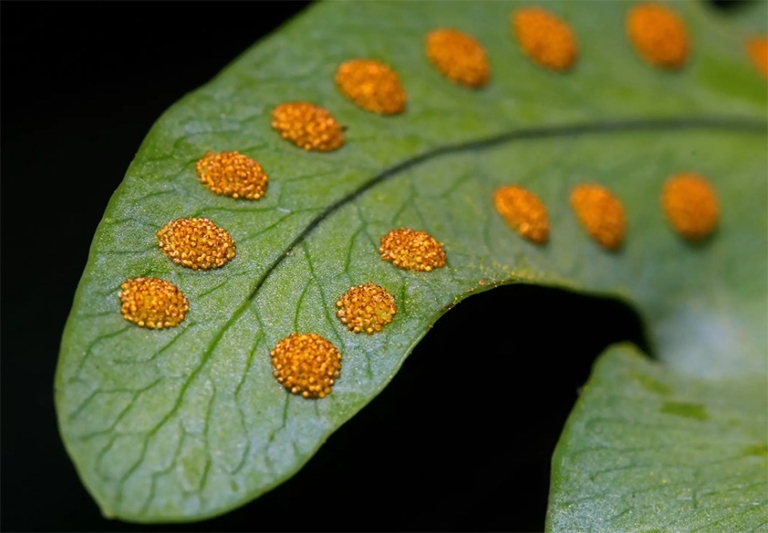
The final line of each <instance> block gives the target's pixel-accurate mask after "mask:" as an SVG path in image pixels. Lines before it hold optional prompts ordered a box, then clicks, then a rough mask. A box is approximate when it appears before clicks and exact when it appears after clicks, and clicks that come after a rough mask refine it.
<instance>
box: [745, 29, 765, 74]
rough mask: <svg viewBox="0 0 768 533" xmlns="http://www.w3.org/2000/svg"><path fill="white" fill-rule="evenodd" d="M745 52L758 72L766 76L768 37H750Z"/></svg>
mask: <svg viewBox="0 0 768 533" xmlns="http://www.w3.org/2000/svg"><path fill="white" fill-rule="evenodd" d="M747 52H748V54H749V58H750V59H751V60H752V64H754V65H755V68H756V69H757V70H758V72H760V74H762V75H763V76H764V77H766V78H768V37H765V36H762V37H755V38H753V39H750V40H749V42H748V43H747Z"/></svg>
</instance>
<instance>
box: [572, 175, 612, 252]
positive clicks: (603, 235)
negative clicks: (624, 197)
mask: <svg viewBox="0 0 768 533" xmlns="http://www.w3.org/2000/svg"><path fill="white" fill-rule="evenodd" d="M570 202H571V207H572V208H573V210H574V212H575V213H576V217H577V218H578V219H579V222H581V225H582V226H583V227H584V229H585V230H587V233H588V234H589V235H590V236H591V237H592V238H593V239H594V240H595V241H596V242H597V243H598V244H599V245H600V246H602V247H603V248H605V249H607V250H615V249H617V248H619V247H620V246H621V243H622V242H623V240H624V234H625V231H626V215H625V213H624V205H623V204H622V203H621V201H620V200H619V199H618V198H616V197H615V196H614V195H613V194H611V192H610V191H609V190H608V189H606V188H605V187H603V186H601V185H597V184H594V183H586V184H583V185H578V186H576V187H574V188H573V190H572V191H571V198H570Z"/></svg>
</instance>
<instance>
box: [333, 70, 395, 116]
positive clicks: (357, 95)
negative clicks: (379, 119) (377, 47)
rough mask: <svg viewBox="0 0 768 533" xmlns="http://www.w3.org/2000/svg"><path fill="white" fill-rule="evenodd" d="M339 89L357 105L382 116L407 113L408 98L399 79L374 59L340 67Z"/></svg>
mask: <svg viewBox="0 0 768 533" xmlns="http://www.w3.org/2000/svg"><path fill="white" fill-rule="evenodd" d="M336 85H338V87H339V90H340V91H341V92H342V94H344V96H346V97H347V98H349V99H350V100H352V101H353V102H354V103H355V104H357V105H358V106H360V107H361V108H363V109H365V110H366V111H370V112H372V113H378V114H381V115H394V114H397V113H402V112H403V111H404V110H405V103H406V100H407V98H406V94H405V89H403V86H402V85H401V83H400V77H399V76H398V75H397V73H396V72H395V71H394V70H392V69H391V68H390V67H388V66H387V65H385V64H383V63H381V62H379V61H374V60H371V59H353V60H351V61H346V62H344V63H342V64H341V65H339V68H338V69H337V70H336Z"/></svg>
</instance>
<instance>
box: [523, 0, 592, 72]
mask: <svg viewBox="0 0 768 533" xmlns="http://www.w3.org/2000/svg"><path fill="white" fill-rule="evenodd" d="M512 31H513V32H514V33H515V36H516V37H517V41H518V42H519V43H520V47H521V48H522V49H523V51H524V52H525V53H526V54H527V55H528V57H530V58H531V59H532V60H534V61H535V62H536V63H538V64H539V65H541V66H542V67H545V68H548V69H550V70H556V71H562V70H567V69H569V68H571V67H572V66H573V64H574V63H575V61H576V57H577V56H578V54H579V45H578V43H577V42H576V37H575V36H574V34H573V31H572V30H571V28H570V26H568V24H566V23H565V22H563V21H562V20H560V19H559V18H558V17H556V16H555V15H553V14H552V13H550V12H549V11H547V10H546V9H543V8H540V7H530V8H525V9H519V10H517V11H515V12H514V13H512Z"/></svg>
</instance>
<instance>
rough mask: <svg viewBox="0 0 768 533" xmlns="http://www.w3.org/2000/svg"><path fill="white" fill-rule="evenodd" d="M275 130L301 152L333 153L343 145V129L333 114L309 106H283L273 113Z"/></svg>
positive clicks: (296, 103)
mask: <svg viewBox="0 0 768 533" xmlns="http://www.w3.org/2000/svg"><path fill="white" fill-rule="evenodd" d="M272 128H273V129H274V130H275V131H277V132H278V133H279V134H280V136H281V137H282V138H283V139H286V140H288V141H291V142H292V143H293V144H295V145H296V146H298V147H299V148H304V149H305V150H314V151H316V152H330V151H332V150H336V149H338V148H340V147H341V146H342V145H343V144H344V134H343V133H342V127H341V125H339V123H338V122H336V119H335V118H333V115H331V113H330V112H329V111H328V110H327V109H325V108H323V107H320V106H318V105H314V104H310V103H307V102H291V103H287V104H280V105H279V106H277V107H276V108H274V109H273V110H272Z"/></svg>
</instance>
